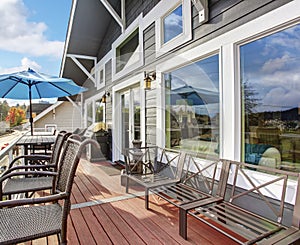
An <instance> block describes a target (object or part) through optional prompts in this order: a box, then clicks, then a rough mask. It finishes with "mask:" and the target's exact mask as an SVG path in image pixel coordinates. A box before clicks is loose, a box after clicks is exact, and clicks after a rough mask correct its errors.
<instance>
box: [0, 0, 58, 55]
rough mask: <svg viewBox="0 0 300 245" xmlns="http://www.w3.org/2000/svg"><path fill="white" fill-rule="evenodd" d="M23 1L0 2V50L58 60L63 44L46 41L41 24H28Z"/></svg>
mask: <svg viewBox="0 0 300 245" xmlns="http://www.w3.org/2000/svg"><path fill="white" fill-rule="evenodd" d="M28 16H29V11H28V9H26V6H25V5H24V3H23V0H1V1H0V33H1V35H0V49H2V50H6V51H11V52H19V53H24V54H25V53H26V54H29V55H33V56H52V57H57V58H60V57H61V56H62V53H63V47H64V42H61V41H49V40H47V38H46V36H45V34H44V32H45V31H46V30H47V25H46V24H45V23H43V22H30V21H29V20H28Z"/></svg>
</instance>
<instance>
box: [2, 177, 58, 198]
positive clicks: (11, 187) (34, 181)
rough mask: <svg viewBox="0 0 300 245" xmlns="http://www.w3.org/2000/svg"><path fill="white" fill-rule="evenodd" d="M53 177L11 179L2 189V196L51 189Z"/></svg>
mask: <svg viewBox="0 0 300 245" xmlns="http://www.w3.org/2000/svg"><path fill="white" fill-rule="evenodd" d="M52 182H53V177H52V176H50V177H49V176H47V177H36V178H18V179H16V178H11V179H7V182H6V184H5V185H4V187H3V195H10V194H16V193H24V192H28V190H30V191H33V192H34V191H39V190H49V189H51V188H52Z"/></svg>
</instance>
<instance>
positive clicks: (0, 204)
mask: <svg viewBox="0 0 300 245" xmlns="http://www.w3.org/2000/svg"><path fill="white" fill-rule="evenodd" d="M68 196H69V195H68V194H67V193H66V192H61V193H58V194H53V195H49V196H44V197H37V198H23V199H15V200H6V201H0V208H11V207H16V206H24V205H33V204H40V203H48V202H49V203H50V202H57V201H59V200H63V199H66V198H68Z"/></svg>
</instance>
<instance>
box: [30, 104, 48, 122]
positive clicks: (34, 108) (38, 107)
mask: <svg viewBox="0 0 300 245" xmlns="http://www.w3.org/2000/svg"><path fill="white" fill-rule="evenodd" d="M51 105H52V104H50V103H49V102H39V103H32V114H33V115H35V116H37V115H39V114H40V113H41V112H42V111H44V110H46V109H47V108H48V107H50V106H51ZM29 117H30V115H29V108H28V109H27V111H26V118H28V119H29Z"/></svg>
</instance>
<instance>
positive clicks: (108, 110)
mask: <svg viewBox="0 0 300 245" xmlns="http://www.w3.org/2000/svg"><path fill="white" fill-rule="evenodd" d="M111 62H112V61H111V60H109V61H108V62H106V64H105V85H106V91H108V92H109V93H110V96H108V97H107V102H106V106H105V116H106V120H105V121H106V124H107V126H108V127H109V128H111V124H112V114H113V111H112V97H111V96H112V93H111V86H112V64H111Z"/></svg>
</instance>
